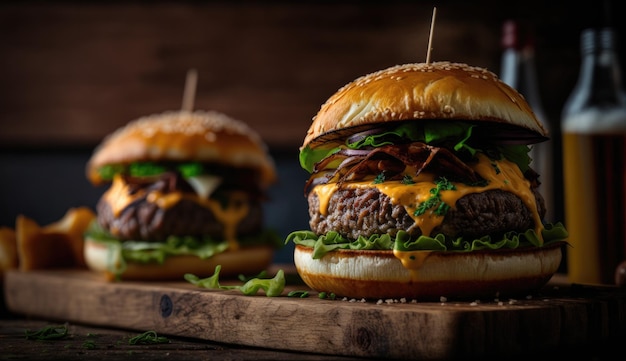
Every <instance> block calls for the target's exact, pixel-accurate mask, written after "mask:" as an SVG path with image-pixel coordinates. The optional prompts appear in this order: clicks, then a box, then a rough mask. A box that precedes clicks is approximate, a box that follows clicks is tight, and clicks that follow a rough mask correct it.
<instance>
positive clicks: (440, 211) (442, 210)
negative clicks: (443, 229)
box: [413, 177, 456, 216]
mask: <svg viewBox="0 0 626 361" xmlns="http://www.w3.org/2000/svg"><path fill="white" fill-rule="evenodd" d="M435 185H436V187H435V188H431V190H430V194H431V196H430V197H429V198H428V199H427V200H425V201H424V202H422V203H420V204H419V205H418V206H417V209H416V210H415V212H414V213H413V214H414V215H415V216H421V215H423V214H424V213H426V211H427V210H429V209H433V208H434V211H433V213H434V214H435V215H437V216H443V215H445V214H446V213H447V212H448V209H450V206H449V205H447V204H446V203H445V202H443V201H442V200H441V194H440V192H441V191H451V190H456V187H455V186H454V184H452V182H450V181H448V180H447V179H446V178H445V177H440V178H438V179H437V180H436V181H435Z"/></svg>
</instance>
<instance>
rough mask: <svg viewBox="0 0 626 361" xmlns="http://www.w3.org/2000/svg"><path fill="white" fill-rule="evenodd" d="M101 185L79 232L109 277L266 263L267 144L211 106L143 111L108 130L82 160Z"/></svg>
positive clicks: (273, 238)
mask: <svg viewBox="0 0 626 361" xmlns="http://www.w3.org/2000/svg"><path fill="white" fill-rule="evenodd" d="M86 171H87V178H88V179H89V180H90V181H91V182H92V183H93V184H94V185H102V184H105V185H109V184H110V187H109V188H108V190H107V191H106V192H105V193H104V194H103V195H102V197H101V198H100V200H99V201H98V204H97V207H96V213H97V218H96V220H95V221H94V222H92V225H91V227H90V228H89V230H88V231H87V232H86V235H85V247H84V252H85V261H86V263H87V265H88V266H89V267H90V268H91V269H93V270H96V271H102V272H104V273H105V274H106V275H107V278H108V279H110V280H113V279H135V280H166V279H182V277H183V276H184V274H185V273H193V274H195V275H197V276H199V277H202V276H207V275H211V274H213V272H214V271H215V267H216V266H217V265H220V266H221V273H220V274H221V275H223V276H230V275H236V274H251V273H254V272H259V271H262V270H264V269H265V267H267V266H268V265H269V264H270V263H271V261H272V258H273V254H274V251H275V249H276V247H277V246H280V244H281V243H282V242H281V240H280V239H279V238H278V236H277V235H276V234H275V233H274V232H273V231H271V230H268V229H266V228H265V227H264V220H263V207H262V206H263V202H264V201H265V200H266V197H267V194H266V191H267V189H268V187H269V186H270V185H271V184H273V183H274V182H275V181H276V180H277V176H276V171H275V166H274V163H273V160H272V158H271V157H270V155H269V153H268V150H267V147H266V145H265V144H264V143H263V142H262V140H261V138H260V137H259V135H258V134H257V133H255V132H254V131H253V130H252V129H251V128H250V127H248V126H247V125H246V124H245V123H242V122H240V121H238V120H235V119H232V118H230V117H228V116H226V115H224V114H222V113H218V112H204V111H194V112H190V111H178V112H174V111H172V112H165V113H161V114H155V115H151V116H147V117H143V118H140V119H137V120H134V121H132V122H130V123H128V124H127V125H126V126H124V127H122V128H120V129H118V130H116V131H115V132H113V133H112V134H110V135H109V136H107V137H106V138H105V139H104V140H103V142H102V143H101V144H100V145H99V146H98V147H97V148H96V149H95V151H94V153H93V155H92V156H91V159H90V160H89V162H88V164H87V169H86Z"/></svg>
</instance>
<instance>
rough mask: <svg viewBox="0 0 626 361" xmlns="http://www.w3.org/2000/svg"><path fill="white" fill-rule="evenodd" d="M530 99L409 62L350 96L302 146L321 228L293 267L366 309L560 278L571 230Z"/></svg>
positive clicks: (520, 288)
mask: <svg viewBox="0 0 626 361" xmlns="http://www.w3.org/2000/svg"><path fill="white" fill-rule="evenodd" d="M547 139H548V134H547V131H546V129H545V128H544V127H543V126H542V124H541V122H540V121H538V119H537V118H536V116H535V115H534V113H533V111H532V109H531V108H530V107H529V105H528V103H527V102H526V101H525V100H524V98H523V97H522V96H521V95H520V94H519V93H518V92H516V91H515V90H514V89H512V88H511V87H509V86H507V85H506V84H505V83H503V82H502V81H500V80H499V79H498V77H497V76H496V75H495V74H493V73H492V72H490V71H488V70H486V69H483V68H480V67H473V66H469V65H467V64H459V63H450V62H434V63H419V64H403V65H397V66H393V67H390V68H387V69H384V70H380V71H377V72H374V73H371V74H368V75H365V76H362V77H360V78H358V79H356V80H354V81H353V82H350V83H349V84H347V85H345V86H343V87H342V88H340V89H339V90H338V91H337V92H336V93H335V94H333V95H332V96H331V97H330V98H329V99H328V100H327V101H326V102H325V103H324V104H323V105H322V106H321V108H320V110H319V112H318V113H317V115H316V116H315V117H314V118H313V120H312V124H311V126H310V128H309V130H308V132H307V133H306V136H305V138H304V142H303V144H302V146H301V147H300V154H299V156H300V164H301V166H302V168H304V169H305V170H307V171H308V172H309V173H310V178H309V179H308V181H307V183H306V185H305V197H306V199H307V200H308V214H309V217H310V218H309V219H310V220H309V225H310V230H303V231H294V232H292V233H291V234H289V235H288V236H287V238H286V240H285V243H288V242H294V243H295V250H294V263H295V266H296V270H297V271H298V274H299V275H300V277H301V278H302V280H303V281H304V282H305V283H306V284H307V285H308V286H310V287H311V288H312V289H314V290H317V291H320V292H330V293H334V294H335V295H336V296H344V297H354V298H413V299H439V298H441V297H448V298H450V297H453V298H454V297H457V298H468V297H482V296H498V295H505V294H511V295H513V294H519V293H523V292H530V291H533V290H536V289H538V288H540V287H542V286H543V285H545V284H546V283H547V282H548V281H549V279H550V278H551V277H552V276H553V275H554V273H555V272H556V271H557V270H558V268H559V266H560V262H561V258H562V249H561V248H562V245H563V244H564V243H565V240H566V237H567V231H566V230H565V228H564V227H563V225H562V224H561V223H555V224H552V223H544V221H543V216H544V214H545V212H546V208H545V204H544V201H543V198H542V195H541V194H540V193H539V191H538V186H539V185H540V180H539V175H538V174H537V173H536V172H535V171H534V170H533V169H532V168H530V166H529V164H530V160H531V159H530V157H529V155H528V153H529V151H530V147H531V146H532V144H535V143H538V142H542V141H545V140H547Z"/></svg>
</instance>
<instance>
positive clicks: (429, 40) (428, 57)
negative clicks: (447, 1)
mask: <svg viewBox="0 0 626 361" xmlns="http://www.w3.org/2000/svg"><path fill="white" fill-rule="evenodd" d="M436 17H437V8H436V7H434V8H433V19H432V21H431V22H430V34H429V35H428V51H426V64H430V52H431V50H433V48H432V43H433V32H434V30H435V18H436Z"/></svg>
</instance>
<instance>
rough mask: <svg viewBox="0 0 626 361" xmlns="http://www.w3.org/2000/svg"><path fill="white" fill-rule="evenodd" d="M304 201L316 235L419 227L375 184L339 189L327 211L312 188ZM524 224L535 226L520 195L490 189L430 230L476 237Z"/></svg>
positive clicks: (355, 234) (540, 202)
mask: <svg viewBox="0 0 626 361" xmlns="http://www.w3.org/2000/svg"><path fill="white" fill-rule="evenodd" d="M534 194H535V199H536V201H537V206H538V210H539V215H540V216H541V217H543V216H544V214H545V204H544V200H543V197H542V196H541V195H540V194H539V192H537V191H535V192H534ZM308 202H309V216H310V221H309V225H310V227H311V230H312V231H313V232H315V233H316V234H324V233H327V232H329V231H336V232H338V233H340V234H341V235H343V236H344V237H347V238H349V239H357V238H358V237H359V236H364V237H369V236H370V235H372V234H385V233H387V234H390V235H392V236H394V235H395V234H396V233H397V232H398V231H399V230H404V231H406V232H408V233H409V234H410V235H411V236H413V237H417V236H420V235H421V230H420V229H419V227H418V226H417V225H416V224H415V222H414V221H413V218H411V216H410V215H409V214H408V213H407V212H406V210H405V208H404V206H401V205H393V204H392V203H391V199H390V198H389V197H388V196H386V195H385V194H383V193H381V192H379V191H378V189H376V188H343V189H340V190H338V191H337V192H335V193H334V194H333V195H332V196H331V198H330V200H329V204H328V213H327V215H322V214H321V213H320V211H319V199H318V197H317V194H315V192H311V193H309V195H308ZM529 228H534V220H533V217H532V214H531V212H530V210H528V208H527V207H526V206H525V205H524V203H523V202H522V200H521V199H520V198H518V197H517V196H516V195H514V194H513V193H510V192H506V191H502V190H490V191H486V192H483V193H472V194H468V195H466V196H464V197H462V198H460V199H459V200H458V201H457V203H456V207H455V208H450V209H449V210H448V212H447V213H446V215H445V218H444V220H443V222H442V223H441V225H439V226H438V227H436V228H435V229H434V230H433V234H437V233H443V234H445V235H448V236H450V237H461V236H467V237H481V236H484V235H501V234H503V233H506V232H508V231H518V232H523V231H526V230H527V229H529Z"/></svg>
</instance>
